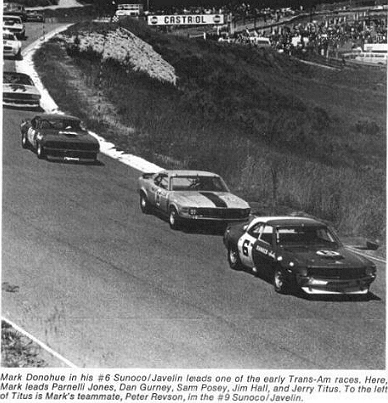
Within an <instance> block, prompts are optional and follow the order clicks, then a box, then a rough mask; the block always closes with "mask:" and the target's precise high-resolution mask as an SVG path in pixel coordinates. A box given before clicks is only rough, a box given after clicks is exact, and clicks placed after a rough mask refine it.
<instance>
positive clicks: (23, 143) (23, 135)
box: [22, 133, 30, 149]
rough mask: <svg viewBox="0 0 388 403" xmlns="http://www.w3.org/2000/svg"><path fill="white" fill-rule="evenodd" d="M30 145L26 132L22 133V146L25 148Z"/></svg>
mask: <svg viewBox="0 0 388 403" xmlns="http://www.w3.org/2000/svg"><path fill="white" fill-rule="evenodd" d="M29 147H30V143H29V141H28V139H27V133H23V134H22V148H24V149H26V148H29Z"/></svg>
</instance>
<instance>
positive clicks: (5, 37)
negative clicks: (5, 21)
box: [3, 32, 15, 41]
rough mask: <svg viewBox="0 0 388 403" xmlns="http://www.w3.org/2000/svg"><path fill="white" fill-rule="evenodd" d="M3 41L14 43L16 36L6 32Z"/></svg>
mask: <svg viewBox="0 0 388 403" xmlns="http://www.w3.org/2000/svg"><path fill="white" fill-rule="evenodd" d="M3 39H5V40H7V41H14V40H15V35H14V34H9V33H5V32H4V33H3Z"/></svg>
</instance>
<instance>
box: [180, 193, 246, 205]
mask: <svg viewBox="0 0 388 403" xmlns="http://www.w3.org/2000/svg"><path fill="white" fill-rule="evenodd" d="M173 199H175V200H176V201H177V202H178V203H179V204H180V205H181V206H182V207H205V208H217V207H218V208H241V209H245V208H249V204H248V203H247V202H246V201H245V200H243V199H240V198H239V197H238V196H235V195H234V194H231V193H228V192H205V191H204V192H193V191H188V192H184V191H183V192H173Z"/></svg>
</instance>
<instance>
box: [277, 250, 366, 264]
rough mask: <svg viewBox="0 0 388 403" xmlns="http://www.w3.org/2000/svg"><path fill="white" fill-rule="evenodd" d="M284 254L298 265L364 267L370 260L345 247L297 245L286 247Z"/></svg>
mask: <svg viewBox="0 0 388 403" xmlns="http://www.w3.org/2000/svg"><path fill="white" fill-rule="evenodd" d="M283 251H284V255H286V256H287V258H288V259H289V260H290V261H291V260H292V261H294V262H297V263H298V265H301V266H308V267H332V266H335V267H339V266H341V267H344V268H345V267H353V268H356V267H364V266H365V265H367V264H368V263H369V261H368V260H367V259H366V258H364V257H362V256H360V255H357V254H355V253H353V252H351V251H349V250H347V249H345V248H344V247H339V248H330V247H329V248H327V247H313V248H311V247H309V246H295V247H285V248H284V249H283Z"/></svg>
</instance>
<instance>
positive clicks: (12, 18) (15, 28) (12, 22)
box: [3, 15, 26, 39]
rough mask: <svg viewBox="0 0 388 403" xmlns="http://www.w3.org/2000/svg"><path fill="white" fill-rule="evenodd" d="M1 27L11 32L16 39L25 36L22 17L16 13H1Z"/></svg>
mask: <svg viewBox="0 0 388 403" xmlns="http://www.w3.org/2000/svg"><path fill="white" fill-rule="evenodd" d="M3 29H4V30H7V31H10V32H12V33H13V34H15V35H16V37H17V38H18V39H25V37H26V30H25V27H24V24H23V22H22V19H21V18H20V17H18V16H16V15H3Z"/></svg>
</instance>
